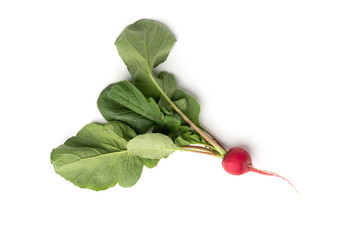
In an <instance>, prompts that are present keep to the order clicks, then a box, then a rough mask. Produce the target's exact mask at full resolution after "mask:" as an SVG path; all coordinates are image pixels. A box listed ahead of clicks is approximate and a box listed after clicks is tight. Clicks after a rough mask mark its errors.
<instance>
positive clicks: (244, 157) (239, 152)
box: [222, 147, 300, 195]
mask: <svg viewBox="0 0 360 240" xmlns="http://www.w3.org/2000/svg"><path fill="white" fill-rule="evenodd" d="M222 165H223V168H224V169H225V171H226V172H228V173H230V174H232V175H242V174H244V173H247V172H255V173H259V174H262V175H267V176H274V177H279V178H282V179H284V180H285V181H287V182H288V183H289V184H290V185H291V186H292V187H293V188H294V189H295V191H296V192H297V193H298V194H299V195H300V193H299V192H298V190H297V189H296V188H295V187H294V185H292V184H291V183H290V182H289V181H288V180H287V179H286V178H283V177H282V176H280V175H279V174H277V173H274V172H269V171H265V170H259V169H256V168H254V167H253V166H252V161H251V157H250V154H249V153H248V152H247V151H246V150H245V149H243V148H239V147H235V148H232V149H230V150H229V151H228V152H227V153H226V154H225V156H224V158H223V160H222Z"/></svg>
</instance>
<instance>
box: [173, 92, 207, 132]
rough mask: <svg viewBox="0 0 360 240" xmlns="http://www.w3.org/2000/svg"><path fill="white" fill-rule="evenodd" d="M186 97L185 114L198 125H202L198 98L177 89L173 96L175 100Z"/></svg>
mask: <svg viewBox="0 0 360 240" xmlns="http://www.w3.org/2000/svg"><path fill="white" fill-rule="evenodd" d="M183 98H185V99H186V103H187V105H186V110H185V111H183V112H184V113H185V115H186V116H187V117H188V118H189V119H190V120H191V121H192V122H193V123H195V124H196V125H197V126H200V123H199V115H200V104H199V103H198V102H197V101H196V99H195V98H194V97H193V96H191V95H190V94H188V93H186V92H184V91H182V90H179V89H177V90H176V91H175V93H174V95H173V97H172V100H173V101H174V102H176V101H179V100H181V99H183Z"/></svg>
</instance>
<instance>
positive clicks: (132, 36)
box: [115, 19, 176, 99]
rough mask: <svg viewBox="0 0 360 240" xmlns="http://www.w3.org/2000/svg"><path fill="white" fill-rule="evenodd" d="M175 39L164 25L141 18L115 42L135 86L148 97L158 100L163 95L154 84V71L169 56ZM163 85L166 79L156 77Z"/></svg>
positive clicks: (127, 28)
mask: <svg viewBox="0 0 360 240" xmlns="http://www.w3.org/2000/svg"><path fill="white" fill-rule="evenodd" d="M175 42H176V39H175V37H174V35H173V34H172V33H171V32H170V30H169V29H168V28H167V27H166V26H164V25H163V24H161V23H159V22H156V21H153V20H147V19H142V20H139V21H137V22H135V23H134V24H131V25H129V26H128V27H126V28H125V29H124V31H123V32H122V33H121V34H120V35H119V37H118V38H117V39H116V42H115V45H116V47H117V49H118V52H119V55H120V56H121V58H122V59H123V61H124V63H125V65H126V66H127V68H128V70H129V72H130V74H131V75H132V76H133V77H134V83H135V85H136V87H137V88H138V89H139V90H140V91H141V92H142V93H143V94H144V95H145V96H146V97H152V98H154V99H158V98H159V97H160V92H159V91H158V89H157V87H156V86H155V85H154V83H153V80H152V79H151V75H152V74H153V69H154V68H155V67H156V66H158V65H159V64H161V63H163V62H164V61H165V60H166V58H167V57H168V55H169V53H170V51H171V49H172V47H173V46H174V44H175ZM156 81H157V82H158V84H159V85H160V86H163V85H164V84H163V83H162V82H163V80H162V79H160V78H156Z"/></svg>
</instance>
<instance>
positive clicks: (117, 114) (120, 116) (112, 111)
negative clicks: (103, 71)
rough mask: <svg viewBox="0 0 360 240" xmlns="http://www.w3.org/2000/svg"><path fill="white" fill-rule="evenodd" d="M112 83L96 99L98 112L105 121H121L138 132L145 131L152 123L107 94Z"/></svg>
mask: <svg viewBox="0 0 360 240" xmlns="http://www.w3.org/2000/svg"><path fill="white" fill-rule="evenodd" d="M113 85H114V84H111V85H109V86H108V87H106V88H105V89H104V90H103V91H102V92H101V93H100V96H99V98H98V100H97V106H98V109H99V111H100V113H101V114H102V116H103V117H104V118H105V119H106V120H107V121H114V120H116V121H121V122H124V123H126V124H128V125H129V126H130V127H132V128H133V129H134V130H135V131H136V132H137V133H138V134H141V133H145V132H146V131H147V130H148V129H149V128H150V127H151V126H152V125H153V124H154V123H153V122H152V121H150V120H149V119H147V118H145V117H143V116H141V115H139V114H137V113H135V112H133V111H132V110H130V109H127V108H126V107H124V106H123V105H121V104H120V103H118V102H116V101H114V100H112V99H111V98H110V97H109V95H108V94H109V91H110V89H111V87H112V86H113Z"/></svg>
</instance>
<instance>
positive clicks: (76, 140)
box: [51, 122, 146, 191]
mask: <svg viewBox="0 0 360 240" xmlns="http://www.w3.org/2000/svg"><path fill="white" fill-rule="evenodd" d="M135 136H136V134H135V132H134V130H133V129H131V128H130V127H128V126H127V125H126V124H124V123H120V122H110V123H108V124H106V125H99V124H96V123H92V124H89V125H87V126H85V127H84V128H83V129H81V130H80V131H79V132H78V134H77V135H76V136H75V137H72V138H70V139H68V140H67V141H66V142H65V143H64V144H63V145H61V146H59V147H58V148H56V149H54V150H53V151H52V153H51V162H52V164H53V166H54V169H55V171H56V172H57V173H58V174H60V175H61V176H62V177H64V178H65V179H66V180H68V181H70V182H72V183H73V184H75V185H77V186H79V187H81V188H89V189H92V190H97V191H99V190H105V189H107V188H109V187H113V186H114V185H116V183H118V184H119V185H120V186H123V187H131V186H133V185H134V184H135V183H136V182H137V181H138V180H139V178H140V176H141V172H142V169H143V161H146V160H144V159H143V158H141V157H139V156H136V155H134V154H131V153H129V151H128V150H127V148H126V145H127V141H128V140H130V139H132V138H133V137H135Z"/></svg>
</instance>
